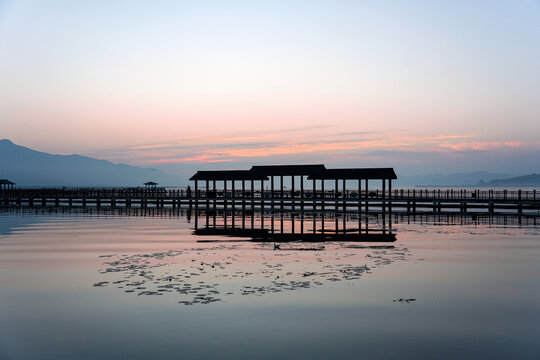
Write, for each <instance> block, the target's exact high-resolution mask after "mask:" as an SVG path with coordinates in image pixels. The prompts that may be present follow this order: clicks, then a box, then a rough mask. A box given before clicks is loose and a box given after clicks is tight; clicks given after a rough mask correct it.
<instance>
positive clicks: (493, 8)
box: [0, 0, 540, 174]
mask: <svg viewBox="0 0 540 360" xmlns="http://www.w3.org/2000/svg"><path fill="white" fill-rule="evenodd" d="M539 134H540V1H539V0H512V1H510V0H508V1H504V0H501V1H498V0H489V1H481V0H478V1H470V0H463V1H432V0H431V1H428V0H426V1H420V0H418V1H379V0H378V1H345V0H333V1H317V0H309V1H307V0H306V1H295V0H287V1H277V0H276V1H268V0H267V1H255V0H252V1H221V0H220V1H205V0H197V1H131V0H130V1H127V0H126V1H113V0H107V1H54V0H51V1H46V2H45V1H25V0H21V1H5V0H4V1H3V0H0V138H8V139H11V140H12V141H14V142H15V143H17V144H20V145H24V146H28V147H31V148H35V149H38V150H41V151H47V152H52V153H61V154H71V153H79V154H83V155H88V156H93V157H98V158H102V159H108V160H112V161H114V162H125V163H129V164H133V165H142V166H149V167H155V168H160V169H163V170H165V171H167V172H170V173H177V174H184V173H190V172H191V171H192V169H195V168H199V169H203V168H204V169H207V168H245V167H249V166H250V165H251V164H269V163H326V164H327V165H330V166H355V167H362V166H393V167H395V168H396V169H397V171H398V173H401V174H412V173H414V172H420V173H432V172H443V173H451V172H459V171H472V170H487V171H498V172H509V173H516V174H519V173H531V172H540V140H539V138H538V135H539Z"/></svg>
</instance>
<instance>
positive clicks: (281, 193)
mask: <svg viewBox="0 0 540 360" xmlns="http://www.w3.org/2000/svg"><path fill="white" fill-rule="evenodd" d="M279 183H280V186H281V192H280V197H281V210H283V175H281V176H280V181H279Z"/></svg>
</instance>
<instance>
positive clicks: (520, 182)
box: [478, 174, 540, 187]
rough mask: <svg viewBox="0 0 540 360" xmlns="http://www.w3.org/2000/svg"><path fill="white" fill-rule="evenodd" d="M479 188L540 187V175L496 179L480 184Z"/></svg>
mask: <svg viewBox="0 0 540 360" xmlns="http://www.w3.org/2000/svg"><path fill="white" fill-rule="evenodd" d="M478 186H512V187H519V186H522V187H525V186H527V187H532V186H540V174H530V175H523V176H516V177H513V178H510V179H496V180H492V181H489V182H482V183H479V184H478Z"/></svg>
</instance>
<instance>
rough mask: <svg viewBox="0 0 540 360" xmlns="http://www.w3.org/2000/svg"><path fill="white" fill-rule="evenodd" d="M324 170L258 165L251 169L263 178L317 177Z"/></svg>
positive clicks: (312, 167) (314, 167) (320, 166)
mask: <svg viewBox="0 0 540 360" xmlns="http://www.w3.org/2000/svg"><path fill="white" fill-rule="evenodd" d="M324 170H325V167H324V165H320V164H317V165H260V166H253V167H251V170H250V171H251V172H252V173H253V174H255V175H265V176H301V175H317V174H320V173H322V172H323V171H324Z"/></svg>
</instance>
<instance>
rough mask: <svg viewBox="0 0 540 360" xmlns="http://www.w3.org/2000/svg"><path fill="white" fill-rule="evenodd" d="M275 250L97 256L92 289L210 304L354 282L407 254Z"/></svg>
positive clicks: (298, 247) (339, 247)
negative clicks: (99, 277) (96, 274)
mask: <svg viewBox="0 0 540 360" xmlns="http://www.w3.org/2000/svg"><path fill="white" fill-rule="evenodd" d="M209 244H210V242H209ZM281 245H282V248H280V249H279V250H280V251H272V252H270V253H269V252H266V251H264V250H266V249H268V248H270V249H272V248H273V244H268V243H260V244H257V243H252V244H249V245H244V246H243V247H241V246H240V245H238V244H234V245H233V244H227V245H224V244H221V245H219V246H213V247H208V248H200V247H198V248H194V249H187V250H183V251H172V250H170V251H165V252H154V253H149V254H135V255H117V254H112V255H101V256H100V257H102V258H107V259H108V260H107V261H105V262H104V263H103V265H104V267H103V268H102V269H100V270H99V273H100V274H102V276H107V277H108V280H109V281H100V282H97V283H95V284H93V286H94V287H106V286H108V285H109V287H111V286H113V287H116V288H118V289H122V290H123V291H124V292H125V293H135V294H137V296H163V295H166V297H167V298H168V297H170V296H174V297H176V299H175V301H176V302H177V303H179V304H183V305H195V304H211V303H214V302H222V301H224V300H223V299H224V298H226V297H234V296H239V295H242V296H264V295H267V294H271V293H280V292H285V291H294V290H301V289H308V288H311V287H315V286H323V285H325V284H329V283H333V282H339V281H344V280H357V279H360V277H362V276H364V275H365V274H370V273H371V271H372V269H374V268H376V267H378V266H384V265H389V264H391V263H393V262H395V261H405V260H407V256H408V255H410V254H409V251H408V249H407V248H405V247H394V246H359V245H351V244H346V243H345V244H342V243H332V242H329V243H327V244H326V245H325V246H317V247H305V246H304V245H302V244H296V243H284V244H281ZM283 250H288V251H287V253H282V251H283ZM310 251H315V252H314V253H311V252H310ZM351 251H352V252H351ZM118 276H121V279H118ZM178 297H180V299H178ZM415 300H416V299H397V300H394V301H395V302H407V303H408V302H412V301H415Z"/></svg>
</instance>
